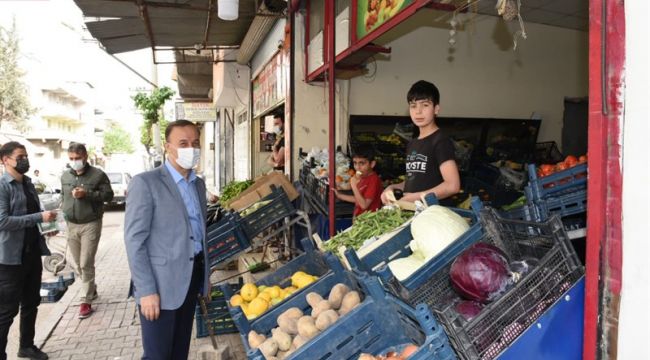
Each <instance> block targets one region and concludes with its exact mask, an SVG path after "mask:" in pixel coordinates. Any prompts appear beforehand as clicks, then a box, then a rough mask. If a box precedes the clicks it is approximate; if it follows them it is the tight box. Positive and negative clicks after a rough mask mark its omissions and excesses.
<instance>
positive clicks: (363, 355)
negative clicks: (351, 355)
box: [359, 353, 377, 360]
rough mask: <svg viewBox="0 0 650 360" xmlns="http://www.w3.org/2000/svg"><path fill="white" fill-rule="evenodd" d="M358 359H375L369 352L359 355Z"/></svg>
mask: <svg viewBox="0 0 650 360" xmlns="http://www.w3.org/2000/svg"><path fill="white" fill-rule="evenodd" d="M359 360H377V358H376V357H374V356H372V355H370V354H365V353H364V354H361V355H359Z"/></svg>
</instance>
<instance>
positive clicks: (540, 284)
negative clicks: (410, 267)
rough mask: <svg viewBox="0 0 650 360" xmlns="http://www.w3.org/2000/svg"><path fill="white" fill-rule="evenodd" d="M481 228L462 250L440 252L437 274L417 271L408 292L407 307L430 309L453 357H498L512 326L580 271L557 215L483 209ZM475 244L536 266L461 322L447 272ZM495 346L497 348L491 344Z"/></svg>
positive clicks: (525, 322)
mask: <svg viewBox="0 0 650 360" xmlns="http://www.w3.org/2000/svg"><path fill="white" fill-rule="evenodd" d="M481 224H482V228H483V231H482V233H481V234H477V235H476V236H475V237H473V238H470V239H467V241H466V243H465V244H464V245H465V246H464V247H460V246H459V247H457V248H455V249H453V251H449V252H448V253H446V254H444V256H442V257H441V258H444V259H446V261H445V262H442V261H441V263H440V264H439V265H440V266H439V267H438V269H437V270H431V269H429V268H422V269H420V271H419V272H420V273H424V274H427V278H428V279H427V280H426V281H425V282H423V283H422V284H420V286H419V287H418V288H417V289H416V290H414V291H411V292H410V293H409V294H408V302H409V303H410V304H412V305H414V304H420V303H425V304H427V305H428V306H429V307H430V308H431V309H432V310H433V311H434V314H435V315H436V317H437V318H438V319H439V320H440V322H441V323H442V324H443V326H444V327H445V330H446V332H447V335H449V338H450V340H451V342H452V345H453V346H454V348H455V350H456V353H457V354H458V355H459V357H461V358H463V359H472V360H473V359H483V358H485V359H492V358H495V357H496V356H498V354H499V352H500V351H501V350H499V351H497V350H498V349H504V348H507V346H505V347H503V346H502V345H503V342H508V343H511V342H512V341H514V340H515V339H516V334H514V333H513V332H514V330H513V329H514V328H513V326H512V324H513V323H517V326H516V328H520V330H525V329H526V328H527V327H528V326H530V324H532V323H533V322H534V321H535V319H536V318H537V317H539V315H541V314H542V313H543V311H544V310H545V309H546V308H548V306H550V305H551V304H552V303H553V302H554V301H555V300H556V299H557V298H558V297H559V296H561V294H562V293H564V292H565V291H566V290H567V289H568V287H570V286H571V285H572V284H573V283H575V281H577V280H578V279H579V278H580V277H581V276H582V274H583V273H584V268H583V267H582V265H581V264H580V260H579V259H578V257H577V255H576V253H575V251H574V250H573V247H572V246H571V243H570V241H569V239H568V236H567V235H566V232H565V231H564V227H563V225H562V222H561V221H560V219H559V218H558V217H557V216H555V217H553V218H551V219H550V220H548V221H546V222H544V223H535V222H526V221H518V220H507V219H503V218H501V217H499V216H498V215H497V213H496V211H495V210H493V209H486V210H484V211H482V212H481ZM472 240H473V241H472ZM479 241H481V242H487V243H491V244H493V245H496V246H498V247H499V248H500V249H502V250H503V251H504V252H505V253H506V254H507V255H508V257H509V258H510V259H511V260H516V259H522V258H535V259H537V260H538V261H539V263H538V265H537V266H535V267H534V268H533V269H532V270H531V271H529V272H528V273H527V274H525V275H524V276H523V277H522V278H521V279H520V280H519V282H517V284H515V285H514V286H513V287H512V288H510V289H509V290H508V291H507V292H506V293H505V294H504V295H502V296H501V297H500V298H499V299H497V300H495V301H493V302H492V303H490V304H487V305H486V306H485V308H483V310H482V311H481V312H480V313H479V315H477V316H476V317H475V318H473V319H472V320H470V321H466V320H465V319H464V318H463V317H462V316H461V315H459V314H458V313H456V311H455V310H454V304H455V302H454V301H456V299H458V298H459V296H458V294H457V293H456V292H455V291H454V289H453V288H452V286H451V282H450V280H449V269H450V268H451V264H452V263H453V260H454V259H455V258H456V257H457V256H458V255H460V254H461V253H462V251H464V250H465V249H466V248H467V247H468V246H470V245H472V244H474V243H476V242H479ZM449 250H451V249H449ZM519 333H521V331H520V332H518V334H519ZM496 342H500V344H499V346H493V344H495V343H496Z"/></svg>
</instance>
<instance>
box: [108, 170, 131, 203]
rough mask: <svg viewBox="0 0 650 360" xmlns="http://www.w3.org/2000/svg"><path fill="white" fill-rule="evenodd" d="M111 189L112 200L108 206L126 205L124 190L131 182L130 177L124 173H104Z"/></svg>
mask: <svg viewBox="0 0 650 360" xmlns="http://www.w3.org/2000/svg"><path fill="white" fill-rule="evenodd" d="M106 175H107V176H108V179H109V180H110V181H111V187H112V188H113V194H114V195H113V200H111V202H110V203H109V205H123V204H125V203H126V189H127V187H128V186H129V182H130V181H131V175H130V174H129V173H126V172H106Z"/></svg>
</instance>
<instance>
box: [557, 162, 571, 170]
mask: <svg viewBox="0 0 650 360" xmlns="http://www.w3.org/2000/svg"><path fill="white" fill-rule="evenodd" d="M568 168H569V166H568V165H567V164H566V163H565V162H559V163H557V165H555V171H562V170H566V169H568Z"/></svg>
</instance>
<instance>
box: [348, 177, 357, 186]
mask: <svg viewBox="0 0 650 360" xmlns="http://www.w3.org/2000/svg"><path fill="white" fill-rule="evenodd" d="M358 184H359V177H358V176H356V175H355V176H352V177H351V178H350V186H352V187H357V185H358Z"/></svg>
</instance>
